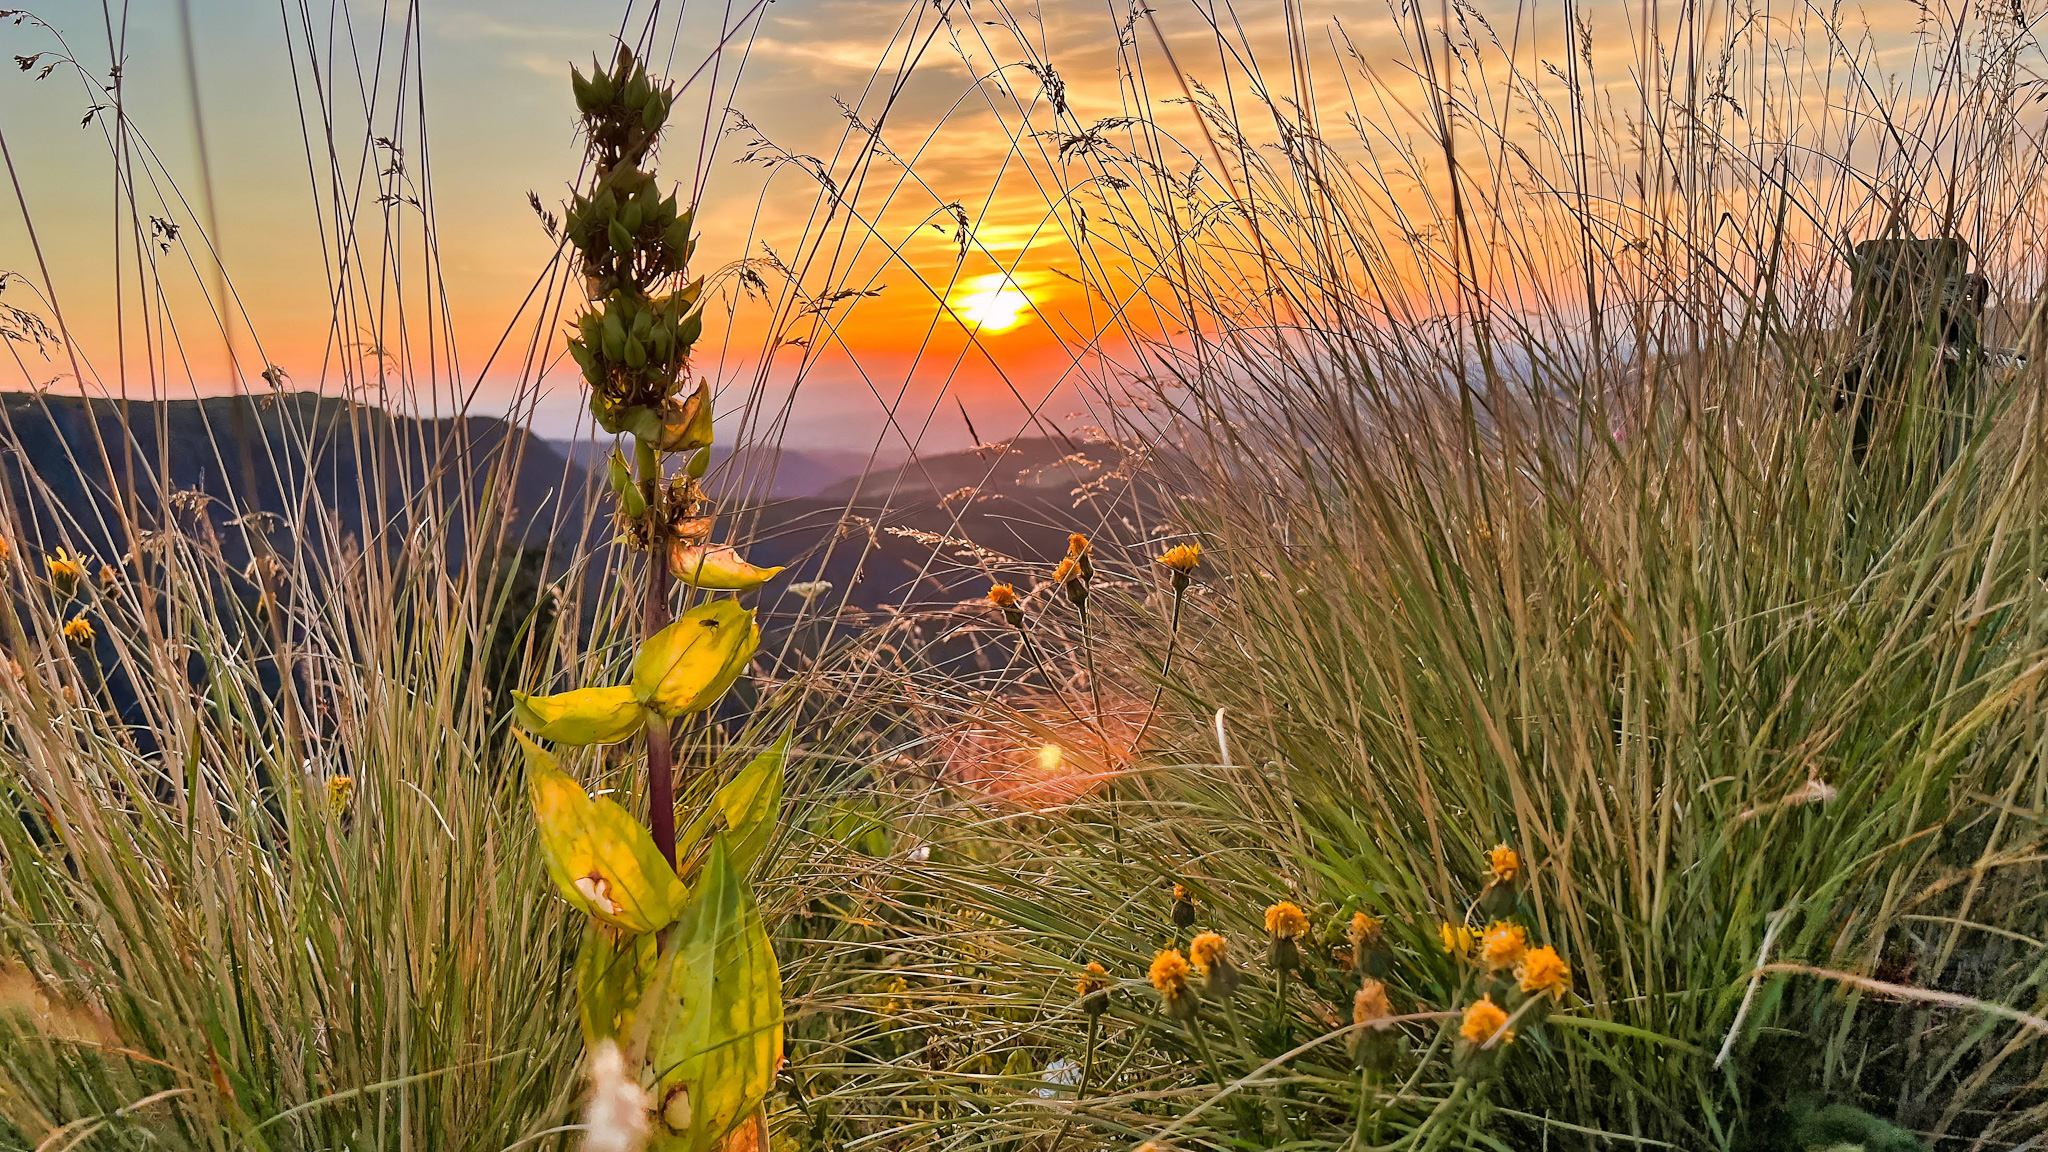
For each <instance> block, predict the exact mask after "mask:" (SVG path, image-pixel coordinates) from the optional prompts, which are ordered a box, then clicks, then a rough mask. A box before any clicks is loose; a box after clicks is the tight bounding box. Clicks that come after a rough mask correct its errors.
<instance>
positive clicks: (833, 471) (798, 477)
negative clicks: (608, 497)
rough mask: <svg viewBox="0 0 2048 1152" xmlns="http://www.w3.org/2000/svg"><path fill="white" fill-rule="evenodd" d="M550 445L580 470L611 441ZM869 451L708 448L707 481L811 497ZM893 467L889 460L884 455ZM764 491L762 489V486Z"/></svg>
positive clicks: (855, 470) (601, 457) (850, 471)
mask: <svg viewBox="0 0 2048 1152" xmlns="http://www.w3.org/2000/svg"><path fill="white" fill-rule="evenodd" d="M547 443H548V446H549V447H550V448H553V449H554V450H555V451H556V452H558V453H560V454H561V455H562V456H564V457H566V458H567V459H570V460H574V461H575V462H577V463H578V464H581V465H583V466H584V467H585V468H590V469H593V470H594V469H597V468H600V467H602V466H603V465H604V461H605V457H607V456H609V455H610V454H611V452H612V449H613V447H614V446H615V442H614V440H613V438H612V437H609V436H606V437H602V438H600V439H597V440H550V441H548V442H547ZM869 456H870V454H869V453H867V452H856V451H848V450H842V449H833V448H782V447H775V446H770V445H749V446H747V447H745V448H742V449H740V450H739V451H738V452H737V453H735V452H733V450H732V449H730V448H726V447H724V446H722V445H721V446H718V447H714V448H712V450H711V474H710V476H709V477H708V483H709V487H710V489H711V491H712V492H713V493H714V494H724V493H727V492H735V493H741V494H759V495H765V496H767V497H769V498H771V499H785V498H788V497H792V496H816V495H818V494H819V493H821V492H823V491H825V490H826V489H827V488H829V487H831V486H833V485H834V484H838V483H840V482H842V481H845V480H847V479H849V478H852V477H855V476H859V475H861V474H862V473H863V472H865V471H867V468H868V460H869ZM882 463H883V464H884V465H885V466H894V464H895V463H896V461H895V459H894V458H885V459H884V460H883V461H882ZM764 484H765V485H767V491H766V492H762V491H761V488H762V486H763V485H764Z"/></svg>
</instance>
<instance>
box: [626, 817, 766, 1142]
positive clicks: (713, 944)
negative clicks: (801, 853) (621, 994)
mask: <svg viewBox="0 0 2048 1152" xmlns="http://www.w3.org/2000/svg"><path fill="white" fill-rule="evenodd" d="M677 929H678V932H677V939H676V943H675V947H677V948H679V949H680V953H679V954H678V956H677V963H676V966H675V969H674V971H675V975H676V980H677V984H676V987H675V988H674V990H673V992H672V993H671V995H672V996H673V997H674V1000H675V1001H679V1003H677V1004H676V1006H675V1008H674V1010H673V1013H672V1015H671V1016H670V1018H669V1019H668V1020H667V1021H666V1024H665V1026H664V1027H663V1029H662V1031H661V1033H660V1035H658V1036H657V1037H655V1039H654V1043H653V1046H652V1048H651V1050H650V1052H649V1057H650V1060H651V1063H652V1064H653V1066H654V1067H655V1068H656V1069H659V1070H661V1077H660V1080H659V1081H658V1082H657V1083H656V1085H655V1100H654V1105H655V1117H656V1123H655V1130H656V1136H657V1139H656V1140H655V1142H654V1145H653V1146H654V1147H656V1148H660V1149H671V1150H679V1152H708V1150H709V1149H712V1148H714V1147H716V1146H717V1145H718V1143H719V1141H720V1140H722V1139H723V1138H724V1137H725V1135H726V1134H727V1133H728V1132H731V1131H732V1130H733V1129H734V1128H735V1127H736V1126H738V1125H739V1123H740V1122H741V1121H742V1120H744V1119H746V1118H748V1117H749V1116H751V1115H753V1113H754V1111H755V1110H756V1109H757V1108H759V1107H760V1106H761V1102H762V1101H763V1100H765V1099H766V1098H767V1096H768V1091H769V1089H770V1088H772V1087H773V1086H774V1083H775V1074H776V1071H777V1070H778V1069H779V1068H780V1067H781V1066H782V974H781V972H780V970H779V969H778V968H777V967H776V964H775V949H774V946H773V945H772V944H770V943H769V940H768V931H767V929H766V927H765V926H763V924H762V922H761V912H760V909H759V908H757V907H756V906H755V904H754V898H753V894H752V893H751V892H750V891H748V889H747V885H746V882H745V881H744V880H742V879H741V878H740V874H739V872H738V871H737V870H736V869H734V868H733V866H732V862H731V860H730V858H729V856H728V854H727V850H726V845H725V837H724V836H722V835H721V836H718V837H716V838H714V839H713V840H712V842H711V857H710V859H709V861H707V862H706V864H705V866H704V880H703V883H702V884H701V885H700V886H699V889H698V896H697V899H696V900H695V901H694V903H693V904H692V906H691V908H690V910H689V911H688V913H687V914H685V916H684V917H683V919H682V921H681V922H679V923H678V925H677Z"/></svg>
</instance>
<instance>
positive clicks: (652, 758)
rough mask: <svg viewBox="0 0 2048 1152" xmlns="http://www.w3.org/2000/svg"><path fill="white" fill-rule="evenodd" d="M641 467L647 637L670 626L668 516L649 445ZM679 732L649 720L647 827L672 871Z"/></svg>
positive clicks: (657, 462)
mask: <svg viewBox="0 0 2048 1152" xmlns="http://www.w3.org/2000/svg"><path fill="white" fill-rule="evenodd" d="M633 453H634V456H635V458H636V463H638V464H639V466H640V469H639V470H640V495H641V496H642V497H643V498H645V499H646V501H647V602H646V605H645V606H644V612H643V615H642V618H641V622H640V632H641V635H642V637H643V638H645V639H652V638H653V636H654V634H655V633H656V632H659V631H661V630H662V629H663V628H665V627H667V626H668V620H669V615H668V516H667V515H666V510H665V509H664V508H663V507H662V505H661V454H660V453H659V452H656V451H655V450H654V447H653V446H652V445H650V444H647V443H645V442H636V443H635V444H634V446H633ZM674 741H675V730H674V728H673V726H672V725H670V723H669V722H668V721H667V720H663V719H660V718H657V717H653V716H650V717H649V718H648V720H647V826H648V829H649V830H650V831H652V832H653V833H654V846H655V847H656V848H658V849H660V850H661V855H662V859H664V860H667V861H668V862H669V866H670V867H671V868H673V867H676V866H677V861H676V766H675V748H674Z"/></svg>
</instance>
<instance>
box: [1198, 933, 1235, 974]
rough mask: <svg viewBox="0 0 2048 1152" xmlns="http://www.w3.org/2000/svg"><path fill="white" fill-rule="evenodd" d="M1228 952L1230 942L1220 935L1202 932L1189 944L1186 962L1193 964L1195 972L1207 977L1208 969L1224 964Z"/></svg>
mask: <svg viewBox="0 0 2048 1152" xmlns="http://www.w3.org/2000/svg"><path fill="white" fill-rule="evenodd" d="M1229 951H1230V941H1228V940H1225V939H1224V938H1223V934H1222V933H1220V932H1204V933H1202V934H1201V935H1200V936H1197V937H1195V938H1194V940H1192V941H1191V942H1189V944H1188V960H1189V961H1191V962H1192V963H1193V964H1194V966H1195V971H1197V972H1200V973H1201V974H1202V975H1204V976H1207V975H1208V974H1209V970H1210V969H1212V968H1214V967H1216V965H1218V964H1221V963H1223V962H1224V959H1225V956H1226V954H1227V953H1228V952H1229Z"/></svg>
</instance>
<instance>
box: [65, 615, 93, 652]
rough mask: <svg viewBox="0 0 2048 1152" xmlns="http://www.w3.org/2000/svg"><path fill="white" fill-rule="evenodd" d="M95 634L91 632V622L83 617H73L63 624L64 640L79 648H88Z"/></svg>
mask: <svg viewBox="0 0 2048 1152" xmlns="http://www.w3.org/2000/svg"><path fill="white" fill-rule="evenodd" d="M97 634H98V633H96V632H94V631H93V627H92V621H90V620H87V619H86V618H85V617H83V616H73V617H72V618H71V619H69V620H67V621H65V622H64V638H65V639H66V640H69V641H71V642H72V643H73V644H76V645H78V646H79V647H80V648H85V647H88V646H90V645H91V644H92V640H93V637H94V636H95V635H97Z"/></svg>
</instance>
